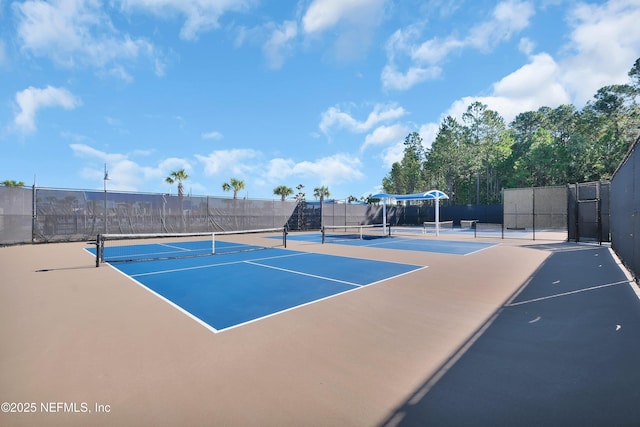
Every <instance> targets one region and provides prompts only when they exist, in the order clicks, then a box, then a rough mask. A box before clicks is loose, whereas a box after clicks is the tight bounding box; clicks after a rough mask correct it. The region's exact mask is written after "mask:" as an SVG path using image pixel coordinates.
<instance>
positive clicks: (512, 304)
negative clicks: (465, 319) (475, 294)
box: [505, 280, 629, 307]
mask: <svg viewBox="0 0 640 427" xmlns="http://www.w3.org/2000/svg"><path fill="white" fill-rule="evenodd" d="M628 283H629V280H621V281H619V282H613V283H607V284H604V285H597V286H591V287H590V288H585V289H578V290H575V291H570V292H563V293H560V294H555V295H549V296H546V297H540V298H534V299H530V300H527V301H520V302H512V303H511V304H506V305H505V307H515V306H517V305H522V304H529V303H532V302H538V301H544V300H547V299H551V298H558V297H564V296H567V295H573V294H579V293H580V292H587V291H594V290H596V289H602V288H608V287H610V286H617V285H625V284H628Z"/></svg>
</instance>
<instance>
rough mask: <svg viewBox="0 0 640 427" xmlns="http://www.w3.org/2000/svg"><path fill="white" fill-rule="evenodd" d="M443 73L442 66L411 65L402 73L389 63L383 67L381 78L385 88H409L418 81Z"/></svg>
mask: <svg viewBox="0 0 640 427" xmlns="http://www.w3.org/2000/svg"><path fill="white" fill-rule="evenodd" d="M441 74H442V70H441V69H440V67H427V68H421V67H410V68H409V69H408V70H407V71H406V72H405V73H402V72H400V71H398V69H397V68H396V67H395V66H394V65H389V64H387V65H386V66H385V67H384V68H383V69H382V74H381V76H380V79H381V80H382V86H383V88H384V89H394V90H407V89H410V88H411V87H413V86H415V85H416V84H418V83H422V82H424V81H426V80H433V79H436V78H438V77H440V75H441Z"/></svg>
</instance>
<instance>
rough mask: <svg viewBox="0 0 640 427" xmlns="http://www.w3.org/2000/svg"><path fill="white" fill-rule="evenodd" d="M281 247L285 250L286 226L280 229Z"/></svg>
mask: <svg viewBox="0 0 640 427" xmlns="http://www.w3.org/2000/svg"><path fill="white" fill-rule="evenodd" d="M282 246H283V247H284V248H285V249H286V248H287V226H286V225H285V226H284V227H282Z"/></svg>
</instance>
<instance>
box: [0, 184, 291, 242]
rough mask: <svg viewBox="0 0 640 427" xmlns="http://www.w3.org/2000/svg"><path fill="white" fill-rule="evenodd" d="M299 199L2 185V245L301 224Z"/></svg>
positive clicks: (0, 189)
mask: <svg viewBox="0 0 640 427" xmlns="http://www.w3.org/2000/svg"><path fill="white" fill-rule="evenodd" d="M297 207H298V205H297V203H296V202H290V201H284V202H283V201H280V200H245V199H225V198H216V197H206V196H205V197H200V196H183V197H179V196H171V195H167V194H143V193H126V192H106V191H82V190H64V189H49V188H24V187H23V188H12V187H4V186H0V244H16V243H40V242H56V241H79V240H86V239H93V238H95V237H96V235H97V234H100V233H180V232H208V231H238V230H251V229H261V228H274V227H283V226H285V225H287V224H288V225H289V226H290V227H291V228H294V229H295V228H296V227H297V226H298V221H297V220H296V219H295V217H294V212H295V211H296V209H297Z"/></svg>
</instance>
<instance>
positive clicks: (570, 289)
mask: <svg viewBox="0 0 640 427" xmlns="http://www.w3.org/2000/svg"><path fill="white" fill-rule="evenodd" d="M532 247H537V248H541V249H544V250H550V251H552V254H551V256H550V257H549V258H548V259H547V260H546V262H545V263H544V264H543V265H541V266H540V268H539V269H538V270H537V271H536V272H535V273H534V275H532V277H531V278H530V280H529V281H528V282H527V283H526V284H525V285H524V286H523V287H522V288H521V290H520V292H519V293H518V294H517V295H516V296H515V297H514V298H512V299H511V301H509V302H508V303H507V304H505V305H504V306H503V307H502V308H501V309H500V310H498V312H497V313H495V315H494V316H493V317H492V319H490V320H489V321H488V322H487V323H486V324H485V325H484V326H483V327H482V328H480V329H479V331H478V332H477V333H476V334H475V335H474V337H472V338H471V339H470V340H469V341H468V343H467V344H466V345H464V346H462V347H461V348H460V350H459V351H458V352H457V353H456V354H455V355H454V356H453V357H452V358H451V359H450V360H449V361H448V362H447V363H446V364H445V365H444V366H442V367H441V369H440V370H439V371H438V372H437V373H436V374H435V375H434V376H433V377H431V378H429V379H427V381H425V383H424V384H423V385H422V387H420V388H419V389H418V390H416V391H415V392H414V394H413V395H412V396H411V397H410V398H409V399H408V400H407V401H406V402H405V403H404V404H403V405H402V406H401V407H399V408H397V409H396V411H395V412H394V413H393V414H391V415H390V416H389V417H388V418H387V420H385V421H384V422H383V423H382V425H384V426H402V427H407V426H492V427H495V426H574V425H579V426H613V425H615V426H637V425H640V369H639V368H638V362H639V361H640V300H639V299H638V296H637V295H636V293H635V292H634V287H635V286H637V285H636V284H634V283H631V284H630V283H629V278H628V277H627V276H626V275H625V272H624V271H623V270H622V269H621V268H620V266H619V265H618V263H617V261H616V258H615V257H614V256H612V254H611V252H610V250H609V249H608V248H607V247H602V246H584V245H573V244H568V243H558V244H552V245H546V246H544V247H541V246H539V245H536V246H532Z"/></svg>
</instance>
